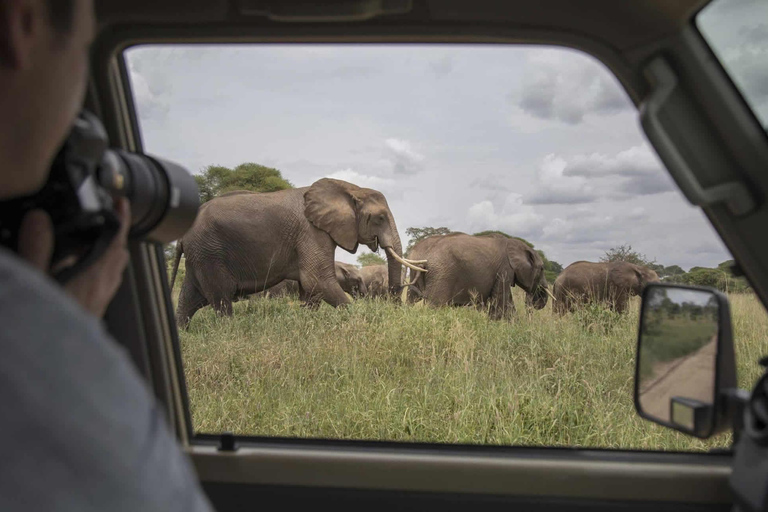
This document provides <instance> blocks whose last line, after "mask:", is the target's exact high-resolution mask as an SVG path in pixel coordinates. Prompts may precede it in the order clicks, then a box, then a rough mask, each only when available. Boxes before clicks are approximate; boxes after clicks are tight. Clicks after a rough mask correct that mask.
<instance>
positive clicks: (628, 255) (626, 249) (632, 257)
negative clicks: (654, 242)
mask: <svg viewBox="0 0 768 512" xmlns="http://www.w3.org/2000/svg"><path fill="white" fill-rule="evenodd" d="M600 261H602V262H605V263H611V262H614V261H626V262H628V263H634V264H635V265H645V266H650V265H656V262H655V261H649V260H648V258H646V256H645V254H640V253H639V252H637V251H634V250H632V246H631V245H629V244H623V245H620V246H619V247H611V248H610V249H608V250H607V251H605V255H604V256H602V257H601V258H600ZM657 267H658V265H657Z"/></svg>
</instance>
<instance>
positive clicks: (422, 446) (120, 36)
mask: <svg viewBox="0 0 768 512" xmlns="http://www.w3.org/2000/svg"><path fill="white" fill-rule="evenodd" d="M482 31H483V30H482V28H480V32H482ZM169 32H170V33H169V34H163V33H162V31H156V30H153V29H148V35H147V37H146V38H142V39H141V40H138V39H136V38H133V37H127V36H126V34H127V33H121V32H120V30H115V31H113V32H111V33H110V34H109V35H108V36H107V37H105V38H102V39H100V40H99V45H98V48H97V50H96V52H95V54H96V56H97V60H98V64H99V66H98V68H97V69H99V70H101V71H105V70H107V69H108V68H109V67H110V66H114V65H115V63H116V64H117V66H118V69H119V76H120V79H121V80H122V82H123V87H124V88H125V90H126V91H130V83H129V78H128V71H127V66H126V62H125V56H124V52H125V50H127V49H129V48H131V47H135V46H141V45H144V44H179V43H184V44H196V43H199V44H210V43H226V42H240V43H249V44H250V43H253V44H258V43H268V42H286V40H287V39H291V40H293V41H294V42H298V41H296V37H297V36H292V37H288V38H286V37H285V36H284V35H283V36H277V35H275V34H272V35H271V36H270V37H268V38H266V39H269V41H267V40H265V38H264V37H258V38H253V40H248V38H238V37H234V36H232V35H230V36H227V35H226V32H224V33H222V32H220V31H214V32H215V33H214V35H209V36H206V37H202V36H201V35H200V34H198V35H195V36H186V37H181V36H180V35H181V34H184V33H185V30H184V29H181V30H180V31H179V32H178V33H176V34H174V33H173V32H174V31H169ZM288 32H290V31H288ZM326 37H327V36H326ZM406 37H407V36H406ZM443 37H444V38H445V40H443V43H448V44H451V43H469V44H483V43H484V42H485V43H493V44H509V45H513V44H524V45H526V46H530V45H534V44H541V45H551V46H557V47H564V48H569V49H573V50H576V51H580V52H583V53H585V54H587V55H589V56H590V57H592V58H595V59H597V60H598V61H600V62H601V63H602V64H603V65H604V66H605V67H607V68H608V70H609V71H610V72H611V73H612V74H613V75H614V76H615V77H616V78H617V79H618V81H619V82H620V83H621V84H622V87H623V88H624V90H625V91H626V92H627V94H628V95H629V97H630V98H631V99H632V101H633V104H634V105H635V108H637V106H638V102H637V98H638V92H637V90H638V89H639V90H642V86H639V87H636V88H628V87H627V80H626V79H625V78H626V76H624V75H620V74H618V73H617V72H616V70H615V68H616V67H617V66H618V67H622V66H621V64H620V63H617V62H616V59H614V58H613V57H607V56H609V55H611V52H610V51H609V50H607V49H606V48H602V47H601V45H599V44H597V43H596V42H595V41H592V40H589V39H586V38H580V37H577V36H574V37H573V41H572V43H573V44H570V45H568V44H564V43H563V41H562V40H558V41H551V40H550V41H547V40H546V39H540V38H537V39H540V40H538V41H533V40H526V41H525V43H519V41H517V43H516V42H515V39H517V38H518V36H515V37H511V36H510V38H509V40H507V41H506V42H502V40H501V37H500V36H496V37H494V38H493V39H494V40H493V41H488V40H485V41H483V36H476V37H474V38H473V37H469V39H467V40H461V41H449V40H448V39H449V38H450V37H449V36H443ZM308 42H310V41H308ZM328 42H331V41H328ZM364 42H371V41H364ZM381 42H386V41H381ZM400 42H403V43H405V44H412V43H413V41H411V42H406V41H400ZM350 43H351V44H359V42H353V41H344V42H338V44H350ZM396 43H397V41H395V44H396ZM430 43H432V44H442V43H439V42H438V41H431V42H430ZM577 43H580V44H577ZM105 58H106V59H105ZM726 75H727V73H726ZM123 101H124V103H125V108H127V114H128V115H129V117H130V124H129V127H130V131H131V132H132V139H133V140H134V141H135V145H134V148H132V149H134V150H141V149H142V147H143V144H142V136H141V133H140V128H139V124H138V120H137V117H136V109H135V105H134V98H133V96H132V94H127V95H126V97H125V98H124V99H123ZM155 254H156V258H157V263H158V264H159V265H160V266H161V267H162V269H165V264H164V258H163V255H162V251H161V250H157V251H156V253H155ZM163 274H166V272H165V270H163ZM160 286H162V287H163V288H164V289H163V294H164V296H165V297H166V299H167V300H166V304H165V306H166V307H165V311H164V313H165V314H166V315H168V316H169V318H170V319H171V322H170V323H171V325H172V328H171V336H172V346H173V348H174V352H175V353H174V357H175V358H176V361H177V368H178V370H179V373H178V374H177V375H175V377H176V378H177V379H178V382H179V387H180V389H181V394H182V403H183V408H184V413H185V414H184V416H185V417H184V419H183V420H184V423H185V424H186V429H187V432H188V433H190V435H189V443H190V444H200V445H205V446H210V445H212V444H216V443H218V440H219V437H220V436H219V435H216V434H203V433H198V432H196V431H195V429H194V425H193V424H192V419H191V412H190V407H189V397H188V392H187V386H186V378H185V373H184V370H183V360H182V357H181V350H180V343H179V337H178V332H177V330H176V325H175V321H173V311H172V302H170V289H169V287H168V281H167V275H165V283H162V284H161V285H160ZM237 440H238V442H239V443H241V444H251V445H280V446H284V445H290V446H295V447H309V446H312V447H328V448H349V449H371V448H374V449H385V450H391V449H396V450H403V449H404V450H428V451H434V450H437V451H441V452H446V451H448V452H455V453H466V452H467V451H472V452H475V453H477V452H493V453H498V454H509V455H511V454H513V452H514V454H515V455H520V454H522V453H523V452H531V453H532V452H536V451H538V452H540V451H542V450H543V451H547V452H550V453H553V454H554V453H555V452H557V454H558V456H562V455H565V454H569V453H573V452H580V453H584V452H588V453H594V452H597V453H598V454H599V455H601V456H602V455H607V456H609V457H612V456H614V455H616V454H631V455H633V456H634V455H643V456H645V455H648V456H656V455H661V454H663V456H664V457H667V456H672V455H677V456H684V457H686V458H689V457H696V458H700V457H702V456H703V457H705V458H706V457H731V455H732V451H731V450H730V449H728V450H719V451H717V452H688V451H682V452H676V451H663V450H640V449H622V448H620V449H613V448H593V447H578V446H574V447H561V446H554V447H544V446H517V445H513V446H508V445H504V446H501V445H463V444H447V443H446V444H438V443H404V442H394V441H376V440H338V439H315V438H312V439H308V438H280V437H267V436H240V435H238V436H237Z"/></svg>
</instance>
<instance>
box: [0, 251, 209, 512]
mask: <svg viewBox="0 0 768 512" xmlns="http://www.w3.org/2000/svg"><path fill="white" fill-rule="evenodd" d="M0 321H2V322H3V326H4V328H3V329H2V330H0V345H2V347H3V357H2V358H0V416H2V417H3V418H4V420H3V422H2V423H0V436H2V437H4V438H7V439H14V438H20V437H26V438H30V439H35V440H36V442H35V443H32V444H31V445H27V444H26V443H24V444H22V445H18V446H10V447H9V449H8V450H6V451H5V452H4V456H3V460H2V462H0V508H3V506H2V505H4V504H5V505H7V504H9V503H22V502H23V503H27V504H30V503H31V504H34V505H35V506H28V507H26V508H27V509H29V510H39V509H44V508H48V507H54V506H55V507H57V508H61V509H63V510H70V509H72V510H74V509H82V508H83V506H84V505H85V504H88V505H89V507H86V508H90V506H91V505H94V504H98V507H94V508H99V507H100V508H102V509H104V510H107V509H110V510H112V509H114V510H117V509H134V510H135V509H144V510H185V509H188V510H208V506H207V502H206V500H205V498H204V496H203V495H202V494H201V492H200V490H199V487H198V486H197V483H196V480H195V478H194V473H193V472H192V470H191V466H190V465H189V462H188V461H187V460H186V458H185V457H183V455H182V453H181V452H180V450H179V448H178V446H177V445H176V442H175V440H174V439H173V437H172V435H171V433H170V431H169V430H168V429H167V426H166V425H165V420H164V418H163V414H162V410H161V409H160V407H159V406H158V404H157V403H156V401H155V400H154V398H153V397H152V395H151V393H150V390H149V388H148V386H147V385H146V383H145V382H144V380H143V379H142V378H141V376H140V375H139V373H138V372H137V371H136V369H135V367H134V366H133V364H132V362H131V360H130V358H129V357H128V356H127V352H126V351H125V350H123V349H122V348H121V347H120V346H119V345H118V344H117V343H116V342H115V341H114V340H113V339H112V338H111V337H110V336H109V334H108V333H107V332H106V330H105V329H104V328H103V327H102V325H101V322H100V321H99V320H97V319H96V318H95V317H93V316H91V315H89V314H87V313H86V312H85V310H83V309H82V308H80V306H79V305H78V304H77V303H76V302H75V301H74V300H72V299H70V298H69V296H68V295H67V294H66V293H65V292H64V291H63V290H62V289H61V288H60V287H59V286H58V285H57V284H56V283H55V282H53V281H52V280H50V279H48V278H47V277H45V276H43V275H40V274H39V273H38V272H37V271H36V270H35V269H33V268H32V267H30V266H28V265H27V264H26V263H25V262H23V261H21V260H19V259H18V258H16V257H15V256H13V255H12V254H10V253H8V252H7V251H4V250H2V249H0ZM13 481H18V482H21V483H20V484H19V485H13V484H12V482H13ZM84 482H88V485H84ZM118 503H119V504H122V506H123V508H121V507H120V506H117V504H118ZM115 507H117V508H115Z"/></svg>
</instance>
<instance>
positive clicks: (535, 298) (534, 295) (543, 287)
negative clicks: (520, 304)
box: [525, 275, 550, 309]
mask: <svg viewBox="0 0 768 512" xmlns="http://www.w3.org/2000/svg"><path fill="white" fill-rule="evenodd" d="M549 296H550V292H549V288H548V287H547V279H546V278H545V277H544V276H543V275H542V276H541V279H540V280H539V282H538V283H536V284H535V285H534V287H533V290H531V291H530V292H529V293H528V295H527V296H526V298H525V302H526V304H527V305H529V306H533V307H534V308H535V309H542V308H543V307H544V306H546V305H547V299H548V298H549Z"/></svg>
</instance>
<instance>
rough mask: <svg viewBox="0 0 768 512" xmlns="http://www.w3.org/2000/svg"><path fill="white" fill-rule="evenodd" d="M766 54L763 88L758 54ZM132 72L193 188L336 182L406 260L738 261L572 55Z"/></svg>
mask: <svg viewBox="0 0 768 512" xmlns="http://www.w3.org/2000/svg"><path fill="white" fill-rule="evenodd" d="M745 19H758V20H759V21H761V22H763V24H762V25H759V24H757V23H753V25H754V27H752V28H751V32H750V31H749V30H747V31H746V32H744V31H743V30H742V32H743V38H742V39H748V38H750V37H752V38H753V39H759V38H760V36H761V33H762V35H763V36H765V37H762V41H763V42H765V41H766V40H768V31H767V30H766V25H765V24H764V23H765V20H766V19H768V16H767V17H763V18H749V17H746V18H745ZM749 23H752V22H748V24H749ZM749 27H751V25H749V26H748V27H747V28H748V29H749ZM737 28H738V27H737ZM732 29H733V26H729V33H731V32H732ZM761 31H762V32H761ZM711 32H712V33H713V34H717V30H716V29H713V30H712V31H711ZM755 34H757V35H755ZM723 44H726V45H730V46H734V45H735V46H736V47H738V46H739V45H741V46H743V45H744V44H745V43H744V42H743V41H742V40H739V39H738V38H736V39H734V37H733V36H732V35H731V37H730V39H729V40H728V41H726V42H725V43H723ZM753 46H754V45H753ZM750 51H751V50H750ZM756 51H757V56H755V55H751V59H754V60H756V61H760V60H762V64H761V65H762V66H763V68H762V69H763V71H762V72H763V73H765V69H766V68H765V67H764V66H765V62H767V61H768V60H766V57H768V54H766V50H765V44H763V45H762V47H760V46H759V45H758V46H757V50H756ZM760 51H762V52H763V53H762V54H761V53H760ZM753 53H754V52H753ZM739 55H740V58H743V54H739ZM748 57H750V56H749V55H748ZM746 60H747V61H748V62H752V60H750V58H747V59H746ZM127 61H128V65H129V69H130V72H131V81H132V87H133V93H134V96H135V98H136V102H137V105H138V111H139V118H140V124H141V131H142V137H143V141H144V147H145V149H146V151H147V152H149V153H153V154H157V155H162V156H164V157H167V158H169V159H172V160H175V161H177V162H179V163H180V164H182V165H184V166H186V167H187V168H188V169H190V170H191V171H193V172H196V173H197V172H200V171H201V170H202V169H203V168H205V167H206V166H208V165H224V166H228V167H233V166H236V165H237V164H240V163H242V162H257V163H260V164H263V165H268V166H271V167H275V168H277V169H279V170H280V171H281V172H282V173H283V175H284V176H285V177H286V178H287V179H289V180H290V181H291V182H292V183H293V184H294V185H296V186H308V185H311V184H312V183H313V182H314V181H315V180H317V179H319V178H322V177H333V178H338V179H342V180H346V181H349V182H352V183H355V184H357V185H360V186H364V187H370V188H375V189H377V190H380V191H381V192H383V193H384V195H385V196H386V197H387V200H388V202H389V205H390V208H391V209H392V211H393V213H394V215H395V220H396V222H397V225H398V229H399V231H400V236H401V238H402V239H403V245H405V244H406V242H407V237H406V235H405V230H406V228H408V227H412V226H415V227H422V226H433V227H438V226H446V227H448V228H450V229H452V230H457V231H464V232H469V233H473V232H477V231H481V230H487V229H498V230H502V231H505V232H507V233H509V234H512V235H516V236H521V237H524V238H526V239H528V240H530V241H531V242H533V243H534V244H535V245H536V248H539V249H543V250H544V251H545V252H546V254H547V256H548V257H549V258H550V259H554V260H556V261H558V262H560V263H561V264H563V265H564V266H565V265H567V264H569V263H571V262H573V261H576V260H581V259H586V260H597V259H598V258H599V257H600V256H601V255H602V254H603V253H604V252H605V250H606V249H609V248H611V247H614V246H618V245H620V244H624V243H629V244H631V245H632V247H633V248H634V249H636V250H638V251H640V252H641V253H644V254H645V255H647V256H648V257H649V258H651V259H654V258H655V259H656V260H657V261H658V262H659V263H662V264H665V265H672V264H677V265H680V266H682V267H683V268H685V269H688V268H689V267H691V266H695V265H701V266H714V265H716V264H717V263H719V262H721V261H724V260H726V259H728V258H730V255H729V254H728V252H727V250H726V249H725V247H724V246H723V244H722V243H721V242H720V239H719V237H718V236H717V235H716V233H715V232H714V230H713V229H712V228H711V227H710V225H709V223H708V222H707V220H706V219H705V217H704V216H703V215H702V214H701V213H700V212H699V211H698V209H696V208H693V207H692V206H690V205H689V204H688V203H687V201H686V200H685V199H684V198H683V196H682V195H681V194H680V192H679V191H678V189H677V187H676V185H675V184H674V183H673V182H672V180H671V178H669V176H668V175H667V173H666V171H665V170H664V169H663V166H662V164H661V162H660V161H659V159H658V157H657V156H656V154H655V153H654V151H653V149H652V148H651V147H650V145H649V144H648V143H647V141H646V138H645V136H644V135H643V134H642V131H641V129H640V126H639V121H638V117H637V112H636V110H635V108H634V106H633V105H632V104H631V102H630V101H629V99H628V97H627V95H626V93H625V92H624V90H623V89H622V88H621V86H620V85H619V84H618V82H617V81H616V79H615V78H614V77H613V76H612V75H611V73H610V72H609V71H608V70H607V69H606V68H605V67H604V66H603V65H602V64H600V63H599V62H598V61H596V60H595V59H593V58H592V57H590V56H587V55H585V54H582V53H579V52H576V51H573V50H567V49H560V48H547V47H535V46H502V45H494V46H489V45H472V46H470V45H451V46H447V45H431V46H425V45H409V46H382V45H376V46H371V45H367V46H363V45H358V46H332V45H247V46H243V45H240V46H235V45H230V46H226V45H222V46H189V45H187V46H143V47H137V48H134V49H131V50H129V51H128V52H127ZM742 67H743V65H742ZM754 75H755V77H756V78H752V79H749V78H748V79H747V80H746V83H747V84H750V85H749V86H750V87H754V90H755V91H757V95H756V100H755V101H756V103H755V105H756V106H755V108H761V109H764V111H765V112H766V113H768V94H765V95H764V96H762V97H761V96H760V94H761V93H762V92H765V91H766V83H767V82H766V81H762V80H763V78H765V77H762V76H761V75H760V74H759V73H754ZM755 81H757V85H755ZM760 84H762V86H761V85H760ZM363 252H367V249H365V248H362V247H361V248H360V249H359V250H358V254H361V253H363ZM355 258H356V255H351V254H349V253H346V252H345V251H343V250H341V249H338V250H337V259H340V260H342V261H348V262H354V260H355Z"/></svg>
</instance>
